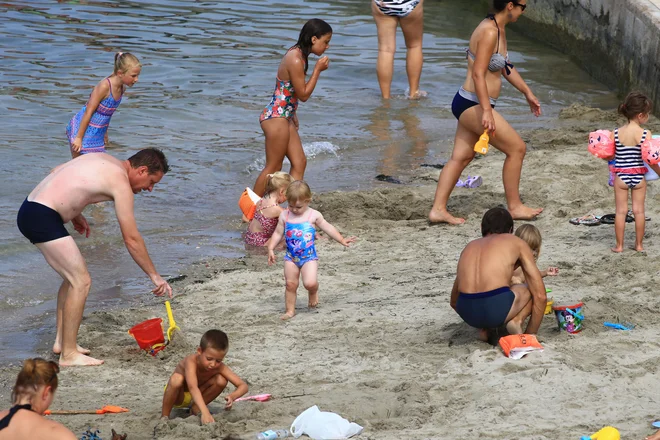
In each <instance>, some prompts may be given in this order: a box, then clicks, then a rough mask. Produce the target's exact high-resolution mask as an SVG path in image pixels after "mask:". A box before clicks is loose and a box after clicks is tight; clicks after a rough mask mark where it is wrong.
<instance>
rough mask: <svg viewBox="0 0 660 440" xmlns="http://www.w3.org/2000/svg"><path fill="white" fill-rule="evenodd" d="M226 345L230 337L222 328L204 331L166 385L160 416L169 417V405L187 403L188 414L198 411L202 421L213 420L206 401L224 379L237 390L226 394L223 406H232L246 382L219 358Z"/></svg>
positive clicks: (213, 396) (245, 389)
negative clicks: (195, 346)
mask: <svg viewBox="0 0 660 440" xmlns="http://www.w3.org/2000/svg"><path fill="white" fill-rule="evenodd" d="M228 348H229V339H228V338H227V335H226V334H225V332H223V331H221V330H209V331H207V332H206V333H204V335H203V336H202V340H201V341H200V342H199V347H198V348H197V352H196V353H194V354H191V355H190V356H186V357H185V358H184V359H183V360H182V361H181V362H179V364H178V365H177V366H176V369H175V370H174V373H173V374H172V376H171V377H170V380H169V382H168V383H167V385H166V386H165V394H164V395H163V410H162V412H161V418H169V416H170V412H172V407H174V408H187V407H190V413H191V414H193V415H197V414H201V418H202V424H206V423H213V422H215V420H214V419H213V416H212V415H211V413H210V411H209V409H208V407H207V406H206V405H208V404H209V403H211V402H212V401H214V400H215V399H216V397H218V396H219V395H220V393H222V391H223V390H224V389H225V387H226V386H227V382H231V383H232V385H234V386H235V387H236V390H234V392H233V393H231V394H229V395H228V396H226V397H225V400H226V401H227V402H226V404H225V409H226V410H229V409H231V407H232V404H233V403H234V400H236V399H238V398H239V397H241V396H242V395H244V394H245V393H247V392H248V386H247V384H246V383H245V382H243V381H242V380H241V378H240V377H238V376H237V375H236V374H235V373H234V372H233V371H232V370H231V368H229V367H228V366H226V365H225V364H224V363H223V362H222V360H223V359H224V358H225V356H226V355H227V350H228Z"/></svg>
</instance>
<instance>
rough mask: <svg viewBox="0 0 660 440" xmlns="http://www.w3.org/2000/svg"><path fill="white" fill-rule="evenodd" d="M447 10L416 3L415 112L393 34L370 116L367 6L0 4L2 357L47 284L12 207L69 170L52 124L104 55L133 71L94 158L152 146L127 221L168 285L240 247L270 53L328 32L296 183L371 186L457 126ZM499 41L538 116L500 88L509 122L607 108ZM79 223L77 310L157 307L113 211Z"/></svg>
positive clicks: (517, 42) (529, 49)
mask: <svg viewBox="0 0 660 440" xmlns="http://www.w3.org/2000/svg"><path fill="white" fill-rule="evenodd" d="M463 5H464V2H462V1H459V0H452V1H442V2H440V1H433V0H427V2H426V4H425V16H426V19H425V36H424V53H425V60H426V62H425V65H424V72H423V76H422V88H423V89H424V90H426V91H427V92H428V93H429V95H428V98H426V99H424V100H421V101H408V100H406V99H404V94H405V89H406V87H407V81H406V77H405V61H404V60H405V46H404V45H403V38H402V35H401V34H399V35H398V40H397V42H398V47H399V52H398V54H397V60H396V65H395V68H396V72H395V77H394V81H393V93H394V94H395V95H396V96H395V98H394V99H392V100H391V102H389V103H387V104H386V105H384V104H383V102H382V101H381V99H380V96H379V91H378V84H377V82H376V77H375V60H376V55H377V41H376V37H375V32H376V29H375V25H374V23H373V20H372V18H371V15H370V5H369V2H368V0H343V1H341V0H339V1H333V2H323V1H313V0H307V1H304V2H303V1H302V0H288V1H286V2H282V1H280V2H263V1H257V0H253V1H247V0H237V1H234V2H231V3H221V4H218V3H217V2H194V3H192V2H184V1H172V0H162V1H160V2H150V1H144V2H139V3H138V2H131V1H120V2H103V1H58V2H57V3H53V2H50V1H48V2H46V1H33V2H30V3H29V4H28V3H21V2H15V1H10V2H5V3H2V4H0V55H1V56H2V59H3V61H2V65H1V66H0V118H1V119H2V121H3V130H1V131H0V153H1V154H2V158H3V160H2V162H1V163H0V177H1V178H2V182H3V185H1V186H0V360H1V361H3V362H7V361H11V360H16V359H20V358H23V357H25V356H27V355H30V354H34V352H35V350H37V349H38V348H39V347H40V346H39V343H40V341H41V340H44V339H45V340H51V339H52V337H53V326H54V315H53V312H54V308H55V304H54V300H55V297H56V291H57V288H58V286H59V283H60V279H59V277H58V276H57V275H56V274H55V273H54V272H53V271H52V270H51V269H50V268H49V267H48V266H47V265H46V264H45V262H44V261H43V258H42V256H41V254H40V253H39V252H38V251H37V250H36V249H35V248H34V247H33V246H32V245H30V243H29V242H28V241H27V240H26V239H24V238H23V237H22V235H20V233H19V231H18V229H17V228H16V225H15V217H16V212H17V210H18V208H19V206H20V203H21V202H22V201H23V199H24V198H25V197H26V195H27V194H28V193H29V192H30V191H31V189H32V188H33V187H34V186H35V185H36V183H38V181H39V180H41V179H42V178H43V177H44V176H45V175H46V174H47V173H48V171H49V170H50V169H51V168H52V167H53V166H55V165H57V164H59V163H61V162H63V161H66V160H67V159H68V158H69V152H68V146H67V142H66V139H65V136H64V129H65V127H66V124H67V122H68V120H69V119H70V118H71V116H72V115H73V114H74V113H75V112H77V111H78V110H79V109H80V108H81V106H82V105H83V104H84V102H85V100H86V99H87V97H88V95H89V93H90V92H91V89H92V87H93V85H94V84H95V83H96V82H97V81H99V80H100V79H102V78H103V77H104V76H106V75H109V74H110V73H111V71H112V61H113V56H114V53H115V51H117V50H122V51H130V52H133V53H134V54H136V55H137V56H138V57H139V58H140V60H141V61H142V64H143V71H142V75H141V76H140V81H139V82H138V84H136V85H135V87H133V88H132V89H129V90H128V92H127V93H126V95H125V96H124V99H123V101H122V104H121V106H120V108H119V110H118V112H117V113H116V114H115V116H114V117H113V119H112V124H111V127H110V131H109V135H110V141H111V147H112V148H111V149H110V153H111V154H113V155H115V156H117V157H120V158H126V157H128V156H129V155H130V154H132V153H133V152H135V151H137V150H138V149H140V148H143V147H150V146H155V147H158V148H162V149H163V150H164V151H165V152H166V154H167V156H168V158H169V160H170V163H171V165H172V171H171V172H170V173H169V174H168V175H167V176H166V177H165V178H164V179H163V181H162V183H161V184H159V185H158V186H157V187H156V189H155V191H154V192H153V193H151V194H145V195H140V196H138V197H137V203H136V216H137V220H138V226H139V228H140V231H141V232H142V233H143V235H144V236H145V239H146V241H147V246H148V248H149V250H150V252H151V256H152V258H153V259H154V261H155V263H156V267H157V268H158V270H159V271H160V272H161V273H162V274H164V275H170V276H173V275H176V274H178V273H179V271H180V270H182V269H183V268H184V267H186V266H187V265H188V264H190V263H191V262H194V261H197V260H200V259H203V258H207V257H209V256H227V257H233V256H239V255H242V254H243V253H244V249H243V246H242V241H241V235H240V234H241V231H242V229H243V226H242V225H241V224H240V221H239V215H238V214H239V212H238V209H237V207H236V200H237V197H238V195H239V194H240V192H241V190H242V188H244V187H245V186H247V185H252V183H253V182H254V179H255V178H256V173H258V171H259V170H260V167H261V166H262V165H263V163H264V160H263V157H264V153H263V149H264V147H263V135H262V132H261V129H260V127H259V122H258V117H259V114H260V111H261V109H262V108H263V106H264V105H265V104H267V102H268V100H269V98H270V94H271V93H272V89H273V86H274V82H275V73H276V70H277V66H278V63H279V60H280V58H281V56H282V54H283V53H284V52H285V51H286V49H287V48H288V47H289V46H291V45H292V44H293V43H294V42H295V40H296V39H297V35H298V32H299V30H300V28H301V27H302V25H303V24H304V22H305V20H306V19H308V18H311V17H321V18H324V19H326V20H327V21H328V22H329V23H330V24H331V25H332V26H333V28H334V31H335V32H334V34H333V38H332V42H331V47H330V49H329V51H328V52H327V55H328V56H329V57H330V59H331V64H330V68H329V69H328V70H327V71H325V72H323V74H322V75H321V79H320V81H319V84H318V85H317V88H316V90H315V92H314V95H313V96H312V98H311V99H310V100H309V101H308V102H306V103H301V105H300V108H299V119H300V126H301V129H300V135H301V138H302V140H303V144H304V146H305V149H306V151H307V153H308V157H310V159H309V164H308V169H307V174H306V178H307V180H308V181H309V182H310V185H311V186H312V189H313V190H314V191H326V190H333V189H346V190H349V189H360V188H369V187H372V186H374V185H382V183H379V182H377V181H375V180H374V176H376V175H377V174H387V175H393V176H397V177H403V178H404V179H403V180H405V176H406V174H407V173H408V172H409V171H410V170H412V169H414V168H416V167H417V166H419V164H421V163H424V162H432V163H437V162H439V161H441V160H444V159H446V157H447V154H448V152H449V151H450V149H451V141H452V139H453V132H454V129H455V120H454V118H453V116H452V115H451V111H450V104H451V99H452V97H453V95H454V93H455V92H456V89H457V88H458V87H459V85H460V84H461V83H462V81H463V78H464V75H465V55H464V52H463V49H464V48H465V47H466V44H467V38H469V35H470V32H471V31H472V29H473V28H474V26H475V25H476V24H477V23H478V22H479V20H480V19H481V14H480V13H479V14H477V13H474V12H471V11H466V10H465V8H464V7H463ZM301 11H304V14H301ZM508 38H509V47H510V55H511V58H512V60H513V62H514V63H515V64H516V66H517V68H518V69H519V70H520V71H521V72H522V74H523V75H524V77H525V79H526V80H527V81H528V83H530V85H531V86H532V88H533V90H534V91H535V93H536V95H537V96H538V98H539V99H540V100H541V102H542V105H543V110H544V116H543V117H541V118H539V119H535V118H533V117H532V116H531V115H530V113H529V109H528V107H527V105H526V102H525V100H524V98H523V97H522V96H521V95H520V94H519V93H517V92H516V91H515V89H513V88H512V87H510V86H508V85H507V86H505V88H504V90H503V94H502V97H501V98H500V100H499V101H498V110H500V111H501V112H502V113H504V114H505V115H506V116H507V117H508V119H509V121H510V122H512V123H513V124H514V125H515V126H516V127H521V128H522V127H534V126H547V125H548V124H552V121H553V119H554V118H555V117H556V115H557V113H558V110H559V109H560V108H561V107H563V106H566V105H569V104H571V103H573V102H582V103H585V104H587V105H592V106H601V107H612V106H614V105H615V104H616V98H615V96H614V94H613V93H611V92H610V91H608V90H607V89H606V88H605V87H604V86H603V85H601V84H600V83H598V82H597V81H595V80H593V79H591V78H590V77H589V76H588V75H587V74H586V73H584V72H583V71H582V70H580V68H579V67H578V66H576V65H574V64H573V63H571V62H570V61H569V60H568V58H567V57H566V56H564V55H563V54H561V53H558V52H555V51H552V50H550V49H548V48H547V47H545V46H542V45H540V44H538V43H536V42H533V41H530V40H528V39H525V38H524V37H522V36H520V35H517V34H516V33H515V28H514V29H511V30H509V32H508ZM312 63H313V61H312ZM311 68H312V67H311V66H310V69H311ZM310 71H311V70H310ZM430 203H431V201H429V205H430ZM85 214H86V216H87V217H88V219H89V220H90V223H91V226H92V236H91V237H90V238H89V239H78V238H77V239H76V240H77V242H78V243H79V245H80V247H81V249H82V252H83V255H84V256H85V257H86V259H87V262H88V265H89V270H90V272H91V274H92V279H93V283H94V284H93V286H92V292H91V294H90V297H89V300H88V309H87V310H90V309H92V308H94V307H100V306H103V305H113V306H122V305H124V304H137V299H141V300H146V301H158V300H156V299H152V298H151V296H150V293H149V289H150V286H149V281H148V279H147V278H146V277H145V276H144V274H143V273H142V272H141V271H140V269H139V268H138V267H137V266H136V265H135V263H134V262H133V261H132V260H131V258H130V256H129V255H128V253H127V251H126V250H125V248H124V246H123V243H122V241H121V235H120V233H119V228H118V225H117V222H116V220H115V218H114V214H113V212H112V208H111V204H105V205H102V206H97V207H93V208H91V209H88V210H87V211H86V213H85Z"/></svg>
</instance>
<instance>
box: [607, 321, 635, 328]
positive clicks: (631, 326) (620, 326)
mask: <svg viewBox="0 0 660 440" xmlns="http://www.w3.org/2000/svg"><path fill="white" fill-rule="evenodd" d="M603 325H604V326H605V327H609V328H613V329H616V330H632V329H633V328H635V326H634V325H632V324H629V323H626V324H625V325H624V324H619V323H614V322H604V323H603Z"/></svg>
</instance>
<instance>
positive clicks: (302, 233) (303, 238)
mask: <svg viewBox="0 0 660 440" xmlns="http://www.w3.org/2000/svg"><path fill="white" fill-rule="evenodd" d="M286 200H287V203H288V204H289V208H288V209H287V210H285V211H284V212H282V214H281V215H280V218H279V220H278V222H277V227H276V228H275V232H274V233H273V236H272V238H271V240H270V244H269V245H268V264H269V265H272V264H273V263H275V252H274V249H275V246H277V245H278V244H279V242H280V241H281V240H282V238H283V237H284V241H285V242H286V254H285V255H284V279H285V281H286V289H285V291H284V302H285V307H286V311H285V313H284V315H282V319H289V318H293V316H294V315H295V314H296V297H297V292H298V282H299V279H300V276H301V275H302V281H303V286H305V289H307V292H308V293H309V302H308V306H309V307H312V308H313V307H316V306H317V305H318V302H319V300H318V289H319V283H318V280H317V271H318V257H317V255H316V247H315V245H314V240H315V238H316V229H317V228H319V229H321V230H322V231H323V232H325V233H326V234H328V236H330V237H331V238H332V239H334V240H335V241H337V242H339V243H341V244H343V245H344V246H346V247H348V246H349V245H350V244H351V243H353V242H355V240H356V237H348V238H344V237H343V236H342V235H341V234H340V233H339V231H338V230H337V228H335V227H334V226H332V225H331V224H330V223H328V222H327V221H325V219H324V218H323V215H322V214H321V213H320V212H318V211H317V210H315V209H312V208H310V207H309V204H310V202H311V201H312V191H311V190H310V189H309V185H307V183H305V182H304V181H302V180H296V181H295V182H293V183H291V184H290V185H289V188H287V191H286Z"/></svg>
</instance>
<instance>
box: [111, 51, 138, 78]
mask: <svg viewBox="0 0 660 440" xmlns="http://www.w3.org/2000/svg"><path fill="white" fill-rule="evenodd" d="M135 66H142V65H141V64H140V60H138V59H137V57H136V56H135V55H133V54H132V53H129V52H117V53H116V54H115V70H114V73H115V74H117V73H119V72H121V73H125V72H127V71H128V69H130V68H131V67H135Z"/></svg>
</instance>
